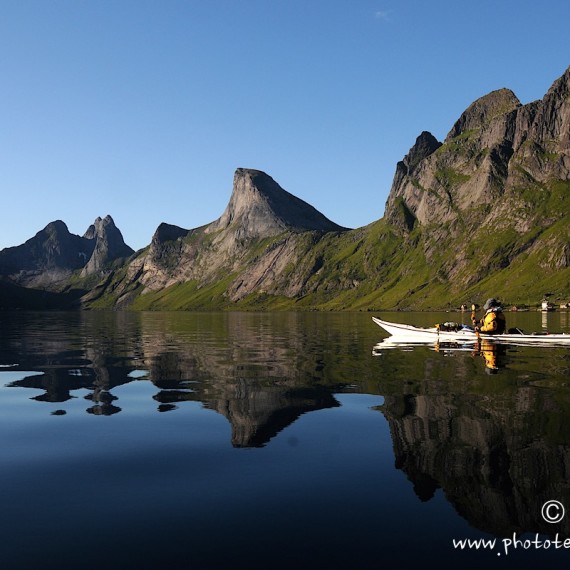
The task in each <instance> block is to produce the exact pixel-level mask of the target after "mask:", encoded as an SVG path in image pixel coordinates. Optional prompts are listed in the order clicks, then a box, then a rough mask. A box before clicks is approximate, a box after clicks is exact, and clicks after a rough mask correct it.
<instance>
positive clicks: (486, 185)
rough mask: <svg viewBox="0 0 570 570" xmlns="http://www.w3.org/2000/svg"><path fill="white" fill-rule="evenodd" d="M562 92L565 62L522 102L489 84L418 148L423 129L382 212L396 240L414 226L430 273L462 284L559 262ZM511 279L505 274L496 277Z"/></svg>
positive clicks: (564, 201)
mask: <svg viewBox="0 0 570 570" xmlns="http://www.w3.org/2000/svg"><path fill="white" fill-rule="evenodd" d="M569 93H570V68H569V69H568V70H567V71H566V72H565V73H564V75H563V76H562V77H561V78H560V79H558V80H557V81H556V82H555V83H554V84H553V86H552V87H551V88H550V90H549V91H548V93H547V94H546V95H545V96H544V98H543V99H542V100H540V101H535V102H533V103H530V104H528V105H521V104H520V102H519V100H518V99H517V98H516V96H515V95H514V94H513V93H512V92H511V91H509V90H507V89H500V90H498V91H494V92H492V93H490V94H488V95H486V96H484V97H482V98H480V99H478V100H477V101H475V102H474V103H473V104H472V105H470V106H469V107H468V109H467V110H466V111H465V112H464V113H463V114H462V115H461V117H460V118H459V119H458V120H457V122H456V123H455V124H454V126H453V127H452V129H451V130H450V132H449V134H448V135H447V137H446V139H445V141H444V142H443V143H442V144H441V145H440V146H438V145H436V144H435V143H434V142H433V141H431V144H430V145H426V143H425V140H426V136H425V134H424V135H422V137H420V138H418V141H416V144H415V145H414V146H413V147H412V149H411V150H410V152H409V154H408V155H407V156H406V157H405V158H404V160H403V161H402V163H400V165H398V168H397V170H396V175H395V177H394V182H393V185H392V189H391V191H390V195H389V198H388V201H387V203H386V219H387V220H388V221H389V222H390V223H391V224H392V226H393V227H396V228H399V229H400V231H402V232H403V235H404V238H405V239H409V236H412V233H413V232H414V231H416V232H417V231H419V232H420V233H419V234H418V235H416V236H415V238H414V239H415V242H416V244H418V245H419V247H421V248H422V249H423V254H424V256H425V259H426V261H427V262H428V264H429V265H431V266H432V267H433V269H434V271H433V274H432V279H434V280H436V281H440V282H443V281H448V283H449V288H450V290H460V289H464V290H466V289H469V288H470V287H471V286H473V285H474V284H475V283H477V282H480V281H481V280H483V279H484V278H485V277H486V276H487V275H491V274H492V275H494V276H495V278H496V276H497V275H498V274H499V272H500V271H501V270H504V269H507V268H509V267H510V266H511V264H513V263H515V262H516V263H520V264H521V269H520V272H523V271H524V273H525V274H530V275H529V277H531V276H532V274H533V273H534V274H535V275H542V276H543V277H544V276H545V275H546V276H550V275H552V272H553V271H558V272H559V271H561V270H566V269H568V267H569V263H568V260H569V259H570V255H569V253H570V248H569V241H570V224H569V221H568V218H567V212H568V209H569V207H570V142H569V140H570V96H569ZM416 157H419V160H417V158H416ZM410 163H414V166H413V167H412V168H409V167H406V166H405V165H406V164H410ZM402 164H403V165H404V166H401V165H402ZM418 228H421V229H419V230H418ZM406 236H408V238H406ZM418 239H419V241H418ZM445 251H452V252H454V255H452V256H451V255H445V254H444V252H445ZM528 258H533V260H534V261H533V262H532V263H531V262H530V261H528ZM525 260H526V261H525ZM531 266H532V267H533V268H532V269H531ZM507 281H508V282H509V283H508V282H507ZM515 285H516V286H517V287H519V288H520V286H521V283H515V280H514V278H513V277H512V276H510V277H508V278H507V277H506V274H505V279H504V280H503V282H502V283H500V287H502V288H504V289H505V290H507V287H511V289H512V288H513V286H515Z"/></svg>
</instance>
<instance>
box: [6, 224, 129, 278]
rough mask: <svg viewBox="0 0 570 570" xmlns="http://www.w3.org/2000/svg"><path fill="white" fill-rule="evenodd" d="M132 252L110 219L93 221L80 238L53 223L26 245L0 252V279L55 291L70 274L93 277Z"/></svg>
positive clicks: (60, 225)
mask: <svg viewBox="0 0 570 570" xmlns="http://www.w3.org/2000/svg"><path fill="white" fill-rule="evenodd" d="M133 253H134V251H133V250H132V249H131V248H130V247H129V246H127V245H126V244H125V242H124V241H123V236H122V235H121V232H120V231H119V230H118V229H117V227H116V226H115V223H114V222H113V219H112V218H111V216H106V217H105V218H104V219H101V218H97V219H96V220H95V223H94V224H93V225H92V226H90V227H89V229H88V230H87V231H86V232H85V234H84V235H83V237H80V236H77V235H74V234H72V233H70V232H69V230H68V228H67V226H66V225H65V224H64V223H63V222H62V221H60V220H57V221H55V222H51V223H49V224H48V225H47V226H46V227H45V228H44V229H43V230H41V231H39V232H38V233H37V234H36V235H35V236H34V237H33V238H31V239H29V240H28V241H27V242H26V243H24V244H22V245H19V246H17V247H10V248H6V249H4V250H2V251H0V276H4V277H7V278H8V279H9V280H10V282H11V283H12V284H13V285H14V284H15V285H21V286H25V287H31V288H34V287H48V288H49V287H54V288H58V287H61V286H62V285H63V286H65V285H67V280H68V279H69V278H70V277H71V275H72V274H73V272H74V271H78V270H81V274H82V275H84V276H87V275H92V274H97V273H98V272H102V271H104V270H105V269H106V268H108V267H109V265H110V264H111V263H112V262H114V261H116V260H117V259H120V258H126V257H128V256H130V255H132V254H133Z"/></svg>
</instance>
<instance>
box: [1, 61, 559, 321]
mask: <svg viewBox="0 0 570 570" xmlns="http://www.w3.org/2000/svg"><path fill="white" fill-rule="evenodd" d="M569 211H570V68H568V69H567V70H566V72H565V73H564V74H563V75H562V76H561V77H560V78H559V79H557V80H556V81H555V82H554V83H553V85H552V87H551V88H550V89H549V90H548V92H547V93H546V95H545V96H544V97H543V98H542V99H541V100H538V101H534V102H532V103H529V104H526V105H523V104H521V103H520V101H519V100H518V99H517V97H516V96H515V94H514V93H513V92H512V91H510V90H508V89H500V90H497V91H493V92H492V93H489V94H488V95H485V96H484V97H481V98H480V99H478V100H477V101H475V102H474V103H472V104H471V105H470V106H469V107H468V108H467V109H466V110H465V111H464V112H463V113H462V115H461V116H460V117H459V119H458V120H457V121H456V122H455V124H454V125H453V126H452V128H451V130H450V131H449V133H448V135H447V137H446V138H445V140H443V141H438V140H437V139H436V138H435V137H434V136H433V135H432V134H430V133H429V132H422V133H421V134H420V135H419V136H418V138H417V139H416V141H415V143H414V144H413V146H412V147H411V149H410V151H409V152H408V154H407V155H406V156H405V157H404V158H403V159H402V160H401V161H400V162H399V163H398V164H397V165H396V172H395V175H394V180H393V184H392V188H391V190H390V193H389V196H388V200H387V202H386V208H385V214H384V217H383V218H381V219H379V220H378V221H376V222H373V223H372V224H370V225H368V226H365V227H362V228H357V229H348V228H344V227H342V226H340V225H338V224H336V223H334V222H333V221H331V220H329V219H327V218H326V217H325V216H323V215H322V214H321V213H320V212H318V211H317V210H316V209H315V208H314V207H313V206H311V205H309V204H307V203H306V202H304V201H303V200H301V199H299V198H297V197H295V196H294V195H292V194H290V193H289V192H287V191H286V190H284V189H283V188H281V187H280V186H279V184H278V183H277V182H276V181H275V180H273V179H272V178H271V177H270V176H269V175H267V174H265V173H264V172H261V171H258V170H253V169H245V168H238V169H237V170H236V172H235V175H234V181H233V190H232V194H231V197H230V200H229V203H228V205H227V207H226V209H225V211H224V212H223V213H222V215H221V216H220V218H219V219H217V220H216V221H214V222H212V223H210V224H207V225H205V226H202V227H199V228H194V229H184V228H180V227H178V226H173V225H169V224H166V223H163V224H161V225H160V226H159V227H158V228H157V230H156V231H155V233H154V235H153V237H152V241H151V243H150V245H149V246H147V247H146V248H144V249H142V250H140V251H138V252H134V251H133V250H132V249H131V248H130V247H128V246H127V245H126V244H125V242H124V240H123V237H122V235H121V232H120V231H119V230H118V229H117V227H116V226H115V224H114V222H113V220H112V218H111V217H110V216H107V217H105V218H104V219H101V218H97V220H95V223H94V224H93V225H92V226H90V228H89V229H88V230H87V231H86V232H85V234H84V235H83V236H81V237H80V236H76V235H73V234H71V233H70V232H69V231H68V229H67V226H66V225H65V224H64V223H63V222H61V221H55V222H52V223H50V224H48V226H46V228H44V229H43V230H41V231H40V232H38V233H37V234H36V235H35V236H34V237H33V238H31V239H30V240H28V241H27V242H26V243H25V244H22V245H20V246H17V247H12V248H6V249H4V250H2V251H0V293H1V295H0V307H3V308H15V307H23V308H38V307H59V308H61V307H76V308H93V309H94V308H132V309H187V310H209V309H232V308H235V309H259V310H263V309H321V310H325V309H326V310H343V309H357V310H378V309H429V308H438V309H442V308H451V307H454V306H458V305H460V304H462V303H471V302H480V301H481V300H484V299H485V298H487V297H490V296H495V297H500V298H501V299H502V300H503V301H504V302H506V303H513V304H515V303H517V304H533V303H538V302H539V301H540V299H541V298H542V297H543V295H545V294H547V293H548V294H551V295H552V296H553V297H554V298H555V299H558V300H560V301H561V302H567V301H570V270H569V266H570V223H569V222H570V220H569V217H568V212H569Z"/></svg>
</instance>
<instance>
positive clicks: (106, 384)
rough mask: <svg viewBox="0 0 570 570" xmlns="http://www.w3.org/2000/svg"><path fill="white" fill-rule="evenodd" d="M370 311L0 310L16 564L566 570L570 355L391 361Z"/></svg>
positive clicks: (0, 517)
mask: <svg viewBox="0 0 570 570" xmlns="http://www.w3.org/2000/svg"><path fill="white" fill-rule="evenodd" d="M378 316H381V317H384V318H386V319H387V320H398V321H400V322H409V323H412V324H427V325H432V324H434V323H435V322H441V321H444V320H457V321H461V320H463V321H464V322H467V321H468V314H466V315H461V314H460V313H456V314H433V313H432V314H425V313H424V314H412V313H402V314H400V313H398V314H396V313H394V314H383V315H382V314H380V315H378ZM370 317H371V315H368V314H313V313H311V314H303V313H300V314H294V313H287V314H282V313H277V314H239V313H230V314H192V313H106V312H81V313H79V312H78V313H0V450H1V451H0V498H1V505H2V508H1V510H0V533H1V534H0V536H1V541H0V561H1V568H2V569H6V570H11V569H16V568H18V569H20V568H39V569H44V568H45V569H51V568H54V569H55V568H59V569H63V568H65V569H67V568H74V569H76V568H81V569H83V568H106V569H114V568H122V569H130V568H137V569H138V568H189V569H190V568H192V569H200V568H213V569H218V568H220V569H225V568H267V569H271V568H332V569H334V568H347V569H349V568H370V569H373V568H386V567H388V568H390V567H399V568H412V567H414V566H416V565H419V564H424V565H425V563H426V561H427V560H429V561H430V565H433V566H437V567H439V568H452V567H453V568H454V567H457V566H458V565H461V566H462V567H464V568H470V567H473V568H474V567H480V566H481V564H484V565H486V566H487V567H492V568H495V567H496V568H511V567H512V568H514V567H519V566H520V565H521V564H526V563H542V564H546V565H549V564H556V565H558V564H561V563H567V562H568V561H569V560H570V549H568V548H567V549H564V548H558V549H557V548H556V547H555V543H554V542H553V541H554V540H555V539H556V537H557V536H558V538H559V540H560V541H561V542H562V541H563V540H564V539H567V538H570V522H569V521H570V375H569V372H570V348H556V347H552V348H535V347H516V346H506V347H499V348H497V347H485V346H483V347H476V346H450V345H447V346H446V345H442V346H416V347H405V346H403V347H402V346H396V347H393V346H391V345H390V343H388V342H385V341H384V339H385V337H386V335H385V334H384V333H383V332H382V331H381V330H380V329H379V328H378V327H377V326H376V325H374V324H373V323H372V320H371V318H370ZM568 317H569V315H568V314H567V313H552V314H548V315H541V314H540V313H519V314H513V313H508V321H509V326H519V327H522V328H525V329H527V330H535V331H538V330H551V331H555V330H566V331H570V323H569V320H570V319H569V318H568ZM549 500H557V501H559V502H560V503H561V504H562V505H564V506H565V507H566V510H567V511H568V514H567V516H566V517H564V518H563V519H562V520H561V521H560V522H547V521H546V520H545V519H544V517H543V516H542V514H541V511H542V507H543V505H544V504H545V503H546V502H547V501H549ZM556 508H557V507H554V510H552V509H551V510H550V511H549V513H550V514H551V515H555V514H557V512H558V511H556ZM513 533H516V538H517V539H518V540H519V541H520V543H518V544H517V548H516V549H515V548H514V546H512V547H511V548H509V549H508V550H505V545H506V546H507V547H508V543H507V542H506V541H507V540H512V539H513V538H514V537H513ZM468 538H469V539H474V540H477V539H485V540H489V541H492V540H495V545H494V547H493V546H492V544H491V546H488V547H487V548H483V547H482V546H481V545H480V546H479V548H478V549H477V548H475V547H474V546H473V545H472V546H471V547H470V548H469V547H466V548H465V549H463V550H462V549H460V548H455V547H454V541H459V540H463V539H468ZM531 540H533V541H535V543H533V544H531V543H530V541H531ZM525 541H526V542H525ZM538 541H540V542H538ZM489 544H490V543H489ZM538 544H541V545H542V548H539V547H538ZM546 545H548V548H545V546H546ZM568 545H570V544H568ZM432 563H433V564H432Z"/></svg>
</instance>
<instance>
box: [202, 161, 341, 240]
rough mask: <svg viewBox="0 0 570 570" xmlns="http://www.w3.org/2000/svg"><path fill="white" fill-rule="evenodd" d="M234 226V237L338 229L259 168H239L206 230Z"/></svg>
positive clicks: (257, 236) (242, 237) (254, 236)
mask: <svg viewBox="0 0 570 570" xmlns="http://www.w3.org/2000/svg"><path fill="white" fill-rule="evenodd" d="M230 227H232V228H234V229H235V232H236V237H238V238H240V239H244V238H259V237H268V236H273V235H277V234H279V233H281V232H283V231H285V230H292V231H306V230H321V231H340V230H343V229H345V228H342V227H341V226H339V225H337V224H335V223H334V222H332V221H331V220H329V219H328V218H326V217H325V216H324V215H323V214H321V213H320V212H318V211H317V210H316V209H315V208H314V207H313V206H311V205H310V204H308V203H307V202H305V201H303V200H301V199H300V198H297V197H296V196H293V194H290V193H289V192H287V191H286V190H284V189H283V188H281V186H279V184H277V182H275V180H273V178H271V176H269V175H267V174H265V172H262V171H260V170H253V169H249V168H238V169H237V170H236V172H235V174H234V182H233V191H232V195H231V197H230V201H229V203H228V206H227V207H226V209H225V211H224V213H223V214H222V216H221V217H220V218H219V219H218V220H216V221H215V222H213V223H212V224H210V226H209V227H208V229H207V230H206V231H207V232H208V233H210V232H213V231H219V230H224V229H227V228H230Z"/></svg>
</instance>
